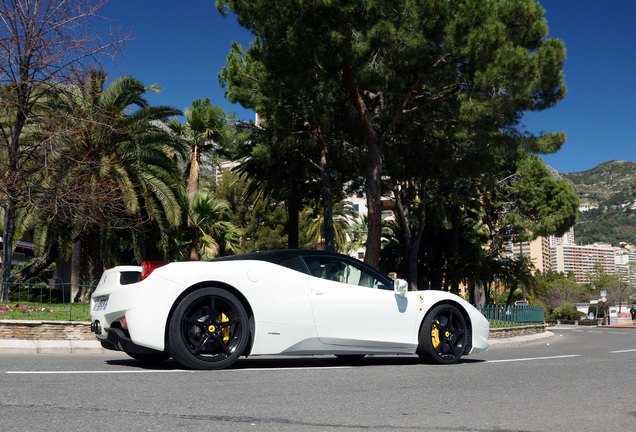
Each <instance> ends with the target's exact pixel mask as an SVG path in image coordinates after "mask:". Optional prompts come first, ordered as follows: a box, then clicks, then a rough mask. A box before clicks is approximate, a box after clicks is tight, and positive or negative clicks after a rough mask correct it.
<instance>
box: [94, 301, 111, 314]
mask: <svg viewBox="0 0 636 432" xmlns="http://www.w3.org/2000/svg"><path fill="white" fill-rule="evenodd" d="M107 303H108V299H107V298H101V299H99V300H95V304H94V305H93V310H94V311H101V310H104V309H106V304H107Z"/></svg>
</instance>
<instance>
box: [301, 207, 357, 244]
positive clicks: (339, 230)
mask: <svg viewBox="0 0 636 432" xmlns="http://www.w3.org/2000/svg"><path fill="white" fill-rule="evenodd" d="M304 213H305V216H306V217H308V218H310V219H311V223H310V224H309V227H308V230H307V231H308V232H307V235H308V237H309V238H311V239H312V240H313V242H314V243H315V244H316V245H321V244H324V241H325V218H324V212H322V211H318V209H315V208H309V207H308V208H306V209H305V211H304ZM357 219H358V212H357V211H356V210H355V209H354V207H353V204H352V203H351V202H349V201H340V202H337V203H336V204H335V205H334V206H333V228H334V240H335V246H336V250H337V251H339V252H348V251H349V239H350V238H351V230H352V223H353V221H356V220H357Z"/></svg>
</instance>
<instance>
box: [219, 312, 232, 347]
mask: <svg viewBox="0 0 636 432" xmlns="http://www.w3.org/2000/svg"><path fill="white" fill-rule="evenodd" d="M229 320H230V319H229V318H228V317H227V315H225V314H224V313H222V314H221V322H228V321H229ZM221 336H222V337H223V343H228V342H229V340H230V327H229V326H228V327H224V328H223V329H222V330H221Z"/></svg>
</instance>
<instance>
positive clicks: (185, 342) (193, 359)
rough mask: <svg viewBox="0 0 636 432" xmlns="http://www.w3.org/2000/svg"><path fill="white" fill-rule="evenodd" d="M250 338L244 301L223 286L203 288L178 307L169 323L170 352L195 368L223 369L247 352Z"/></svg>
mask: <svg viewBox="0 0 636 432" xmlns="http://www.w3.org/2000/svg"><path fill="white" fill-rule="evenodd" d="M248 337H249V331H248V318H247V313H246V312H245V308H244V307H243V305H242V304H241V302H240V301H239V300H238V299H237V298H236V297H235V296H234V295H233V294H231V293H230V292H228V291H226V290H223V289H221V288H201V289H198V290H196V291H194V292H192V293H190V294H189V295H187V296H186V297H185V298H184V299H183V300H182V301H181V302H180V303H179V305H178V306H177V308H176V309H175V311H174V314H173V315H172V318H171V319H170V324H169V326H168V351H169V352H170V354H171V355H172V358H173V359H174V360H175V361H176V362H177V363H179V364H180V365H182V366H184V367H187V368H192V369H223V368H226V367H228V366H230V365H231V364H232V363H234V362H235V361H236V360H237V359H238V358H239V357H240V356H241V354H242V353H243V351H244V350H245V347H246V345H247V341H248Z"/></svg>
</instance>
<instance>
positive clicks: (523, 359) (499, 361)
mask: <svg viewBox="0 0 636 432" xmlns="http://www.w3.org/2000/svg"><path fill="white" fill-rule="evenodd" d="M569 357H581V355H580V354H570V355H562V356H550V357H527V358H517V359H505V360H486V363H505V362H519V361H532V360H551V359H558V358H569Z"/></svg>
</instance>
